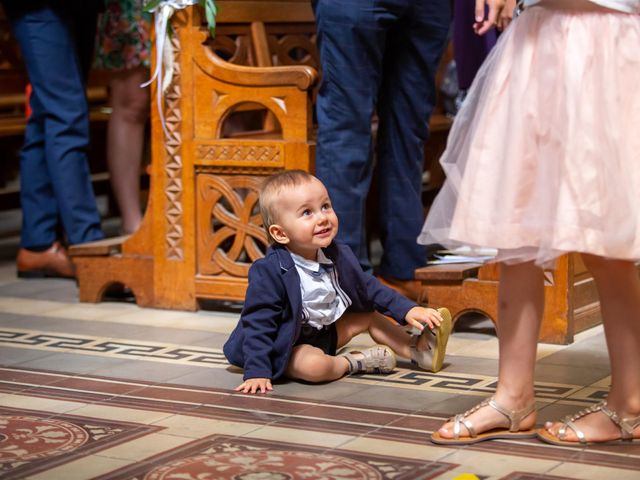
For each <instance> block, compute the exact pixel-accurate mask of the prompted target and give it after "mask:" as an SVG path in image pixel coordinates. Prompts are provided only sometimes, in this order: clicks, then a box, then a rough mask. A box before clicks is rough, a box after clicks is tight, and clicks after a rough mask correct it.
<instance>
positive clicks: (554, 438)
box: [538, 400, 640, 447]
mask: <svg viewBox="0 0 640 480" xmlns="http://www.w3.org/2000/svg"><path fill="white" fill-rule="evenodd" d="M596 412H602V413H604V414H605V415H606V416H607V417H609V419H610V420H611V421H612V422H613V423H615V424H616V425H617V426H618V428H619V429H620V438H618V439H616V440H606V441H602V442H598V441H595V442H594V441H590V440H588V439H587V437H586V435H585V434H584V432H582V430H580V429H579V428H578V426H577V425H576V424H575V423H574V422H575V421H576V420H578V419H579V418H582V417H585V416H587V415H590V414H592V413H596ZM560 422H561V423H562V426H561V427H560V430H558V435H554V434H553V433H551V432H550V431H548V430H547V429H546V428H540V429H539V430H538V438H539V439H540V440H542V441H543V442H546V443H552V444H553V445H561V446H565V447H584V446H585V445H615V444H621V443H627V444H628V443H640V437H634V436H633V430H634V429H636V428H637V427H640V416H638V417H636V418H622V417H620V415H618V414H617V413H616V411H615V410H611V409H610V408H609V407H608V406H607V402H606V400H603V401H602V402H600V403H598V404H597V405H593V406H591V407H589V408H585V409H584V410H580V411H579V412H578V413H576V414H574V415H569V416H567V417H565V418H563V419H562V420H560ZM567 427H568V428H570V429H571V430H573V432H574V433H575V434H576V437H578V440H577V441H576V440H565V438H566V436H567Z"/></svg>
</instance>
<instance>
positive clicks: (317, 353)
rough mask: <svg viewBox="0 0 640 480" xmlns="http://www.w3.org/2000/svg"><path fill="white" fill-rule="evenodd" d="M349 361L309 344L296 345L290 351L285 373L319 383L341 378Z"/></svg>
mask: <svg viewBox="0 0 640 480" xmlns="http://www.w3.org/2000/svg"><path fill="white" fill-rule="evenodd" d="M348 371H349V362H348V360H347V359H346V358H345V357H342V356H336V357H334V356H331V355H327V354H326V353H324V352H323V351H322V350H320V349H319V348H317V347H314V346H311V345H298V346H297V347H294V349H293V351H292V352H291V359H290V360H289V365H288V366H287V372H286V375H287V377H289V378H296V379H298V380H305V381H307V382H313V383H319V382H330V381H332V380H337V379H338V378H342V377H343V376H344V375H346V373H347V372H348Z"/></svg>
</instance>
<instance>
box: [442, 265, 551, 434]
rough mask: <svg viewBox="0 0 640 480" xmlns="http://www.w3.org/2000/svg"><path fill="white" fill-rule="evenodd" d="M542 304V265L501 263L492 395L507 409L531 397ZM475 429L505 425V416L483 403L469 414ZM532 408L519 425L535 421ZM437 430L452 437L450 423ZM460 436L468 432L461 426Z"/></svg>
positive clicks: (522, 405)
mask: <svg viewBox="0 0 640 480" xmlns="http://www.w3.org/2000/svg"><path fill="white" fill-rule="evenodd" d="M543 308H544V278H543V272H542V269H540V268H539V267H537V266H535V264H533V263H532V262H528V263H521V264H516V265H502V266H501V271H500V286H499V289H498V327H497V331H498V345H499V349H500V359H499V363H498V388H497V390H496V395H495V399H496V402H497V403H498V404H499V405H502V406H503V407H505V408H508V409H509V410H521V409H523V408H526V407H527V406H529V405H530V404H531V402H532V401H533V399H534V389H533V379H534V371H535V363H536V351H537V344H538V334H539V330H540V322H541V320H542V313H543ZM468 420H469V421H470V422H471V423H472V424H473V425H474V427H475V430H476V432H477V433H482V432H484V431H487V430H491V429H493V428H497V427H508V426H509V422H508V420H507V418H506V417H505V416H504V415H502V414H500V413H499V412H497V411H496V410H494V409H493V408H491V407H488V406H487V407H484V408H481V409H480V410H478V411H477V412H474V413H473V414H471V415H470V416H469V417H468ZM535 421H536V414H535V412H533V413H531V414H530V415H528V416H527V417H526V418H525V419H524V420H523V421H522V422H521V424H520V425H521V426H520V429H521V430H525V429H528V428H531V427H533V426H534V425H535ZM439 433H440V435H441V436H442V437H444V438H453V423H446V424H444V425H443V426H442V428H440V430H439ZM461 436H462V437H464V436H468V432H467V429H466V428H465V427H464V426H462V432H461Z"/></svg>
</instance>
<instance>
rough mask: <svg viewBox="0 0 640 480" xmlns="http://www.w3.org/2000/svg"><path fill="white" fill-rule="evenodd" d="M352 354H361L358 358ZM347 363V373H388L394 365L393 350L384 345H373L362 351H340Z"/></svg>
mask: <svg viewBox="0 0 640 480" xmlns="http://www.w3.org/2000/svg"><path fill="white" fill-rule="evenodd" d="M353 354H361V355H362V358H361V359H358V358H356V357H355V356H354V355H353ZM340 356H343V357H344V358H346V359H347V362H348V363H349V372H348V373H349V375H351V374H354V373H360V372H365V373H388V372H390V371H392V370H393V369H394V368H395V366H396V358H395V355H394V353H393V351H392V350H391V349H390V348H389V347H386V346H384V345H375V346H373V347H370V348H367V349H364V350H362V351H355V350H354V351H352V352H347V353H341V354H340Z"/></svg>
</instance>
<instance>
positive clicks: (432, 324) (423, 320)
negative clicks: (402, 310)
mask: <svg viewBox="0 0 640 480" xmlns="http://www.w3.org/2000/svg"><path fill="white" fill-rule="evenodd" d="M404 319H405V320H406V321H407V323H408V324H409V325H411V326H412V327H415V328H417V329H418V330H420V331H422V330H424V325H427V326H428V327H429V328H430V329H431V330H433V329H434V328H436V327H439V326H440V323H441V322H442V317H441V316H440V314H439V313H438V311H437V310H434V309H433V308H425V307H413V308H412V309H411V310H409V311H408V312H407V314H406V315H405V317H404Z"/></svg>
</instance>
